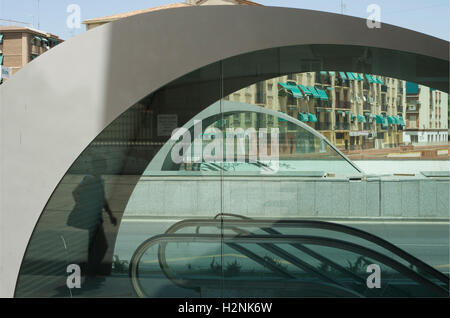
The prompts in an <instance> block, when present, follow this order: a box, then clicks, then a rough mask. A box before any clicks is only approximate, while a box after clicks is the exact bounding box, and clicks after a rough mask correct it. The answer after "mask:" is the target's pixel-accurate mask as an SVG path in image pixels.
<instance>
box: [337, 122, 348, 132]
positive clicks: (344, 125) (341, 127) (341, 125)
mask: <svg viewBox="0 0 450 318" xmlns="http://www.w3.org/2000/svg"><path fill="white" fill-rule="evenodd" d="M335 130H350V124H349V123H339V122H338V123H337V124H336V127H335Z"/></svg>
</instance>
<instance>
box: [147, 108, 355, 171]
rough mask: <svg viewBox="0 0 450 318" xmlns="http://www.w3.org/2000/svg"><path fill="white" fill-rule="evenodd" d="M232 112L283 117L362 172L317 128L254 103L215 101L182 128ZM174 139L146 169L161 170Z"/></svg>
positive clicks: (206, 121) (191, 127)
mask: <svg viewBox="0 0 450 318" xmlns="http://www.w3.org/2000/svg"><path fill="white" fill-rule="evenodd" d="M233 112H253V113H258V114H266V115H271V116H273V117H279V118H283V119H284V120H286V121H289V122H291V123H294V124H296V125H297V126H299V127H301V128H303V129H304V130H306V131H307V132H309V133H310V134H311V135H313V136H315V137H317V138H318V139H319V140H323V141H324V142H325V143H326V144H327V145H328V146H329V147H330V148H331V149H333V150H334V151H335V152H336V153H337V154H338V155H339V156H341V157H342V159H343V160H345V161H347V162H348V163H349V164H350V165H351V166H352V167H353V168H355V170H356V171H358V172H359V173H363V171H362V170H361V169H360V168H358V166H357V165H356V164H355V163H354V162H353V161H351V160H350V159H349V158H348V157H347V156H346V155H345V154H343V153H342V151H340V150H339V149H338V148H336V147H335V146H334V145H333V144H332V143H331V142H330V141H329V140H328V139H327V138H326V137H325V136H324V135H322V134H321V133H319V132H318V131H317V130H315V129H313V128H311V127H309V126H308V125H306V124H305V123H303V122H301V121H300V120H298V119H296V118H293V117H291V116H288V115H286V114H284V113H281V112H277V111H274V110H271V109H268V108H264V107H259V106H255V105H250V104H245V103H239V102H231V101H227V100H222V101H219V102H215V103H214V104H212V105H211V106H209V107H208V108H206V109H205V110H203V111H201V112H200V113H198V114H197V115H196V116H195V117H194V118H192V119H191V120H190V121H188V122H187V123H186V124H185V125H184V126H183V128H185V129H188V130H191V129H193V127H194V122H195V121H196V120H199V121H202V122H204V123H205V124H209V122H208V119H211V118H212V117H214V116H217V115H220V114H221V113H223V114H229V113H233ZM175 143H176V141H175V140H172V139H170V140H169V141H167V142H166V143H165V144H164V146H163V147H162V148H161V149H160V150H159V151H158V153H157V154H156V155H155V157H153V159H152V161H151V162H150V164H149V165H148V167H147V170H148V171H160V170H162V167H163V164H164V161H165V160H166V158H168V157H169V156H170V151H171V149H172V147H173V146H174V145H175Z"/></svg>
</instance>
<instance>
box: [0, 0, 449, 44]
mask: <svg viewBox="0 0 450 318" xmlns="http://www.w3.org/2000/svg"><path fill="white" fill-rule="evenodd" d="M183 1H184V0H172V1H167V0H39V3H40V5H39V10H38V0H0V19H10V20H17V21H22V22H27V23H31V24H32V25H33V26H34V28H38V21H39V23H40V29H41V30H44V31H47V32H51V33H54V34H57V35H59V36H60V37H62V38H63V39H69V38H71V37H73V36H76V35H77V34H79V33H82V32H84V26H82V28H81V29H69V28H68V27H67V25H66V19H67V17H68V15H69V13H67V12H66V9H67V7H68V5H70V4H77V5H79V6H80V8H81V19H82V20H85V19H90V18H95V17H101V16H105V15H110V14H115V13H120V12H126V11H133V10H138V9H144V8H150V7H155V6H159V5H164V4H169V3H175V2H183ZM257 2H259V3H261V4H263V5H268V6H280V7H291V8H301V9H311V10H320V11H328V12H335V13H340V11H341V0H290V1H287V0H259V1H257ZM344 3H345V7H346V8H345V11H344V13H345V14H347V15H351V16H357V17H362V18H367V17H368V13H366V8H367V6H368V5H369V4H372V3H374V4H378V5H379V6H380V7H381V21H382V22H384V23H389V24H394V25H398V26H401V27H405V28H408V29H412V30H415V31H419V32H423V33H426V34H429V35H433V36H435V37H438V38H441V39H445V40H449V38H450V24H449V19H450V18H449V16H450V13H449V12H450V7H449V3H450V1H449V0H344ZM38 17H39V18H38ZM10 24H11V23H9V22H6V21H2V20H0V25H10Z"/></svg>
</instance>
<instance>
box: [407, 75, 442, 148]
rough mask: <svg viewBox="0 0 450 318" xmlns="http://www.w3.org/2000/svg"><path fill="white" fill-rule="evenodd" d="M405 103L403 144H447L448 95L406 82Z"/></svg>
mask: <svg viewBox="0 0 450 318" xmlns="http://www.w3.org/2000/svg"><path fill="white" fill-rule="evenodd" d="M406 103H407V107H406V130H405V132H404V139H405V142H410V143H413V144H423V143H446V142H447V140H448V94H446V93H443V92H440V91H436V90H433V89H430V88H429V87H426V86H423V85H418V84H416V83H410V82H407V84H406Z"/></svg>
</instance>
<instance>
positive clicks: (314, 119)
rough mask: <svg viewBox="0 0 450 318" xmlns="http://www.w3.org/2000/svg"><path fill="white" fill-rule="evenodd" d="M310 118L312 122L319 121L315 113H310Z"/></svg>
mask: <svg viewBox="0 0 450 318" xmlns="http://www.w3.org/2000/svg"><path fill="white" fill-rule="evenodd" d="M308 119H309V122H310V123H316V122H317V117H316V115H314V114H311V113H308Z"/></svg>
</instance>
